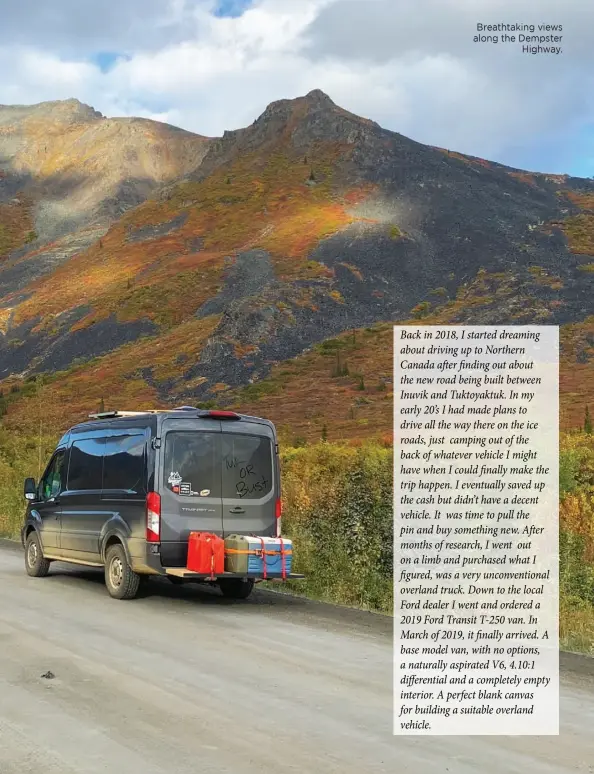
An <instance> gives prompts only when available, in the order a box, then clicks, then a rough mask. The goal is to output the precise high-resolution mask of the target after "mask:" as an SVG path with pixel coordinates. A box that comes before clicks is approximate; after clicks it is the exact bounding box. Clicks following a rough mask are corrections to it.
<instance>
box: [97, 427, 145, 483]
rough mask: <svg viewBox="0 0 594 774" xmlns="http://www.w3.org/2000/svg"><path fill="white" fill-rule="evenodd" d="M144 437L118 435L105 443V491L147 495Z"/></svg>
mask: <svg viewBox="0 0 594 774" xmlns="http://www.w3.org/2000/svg"><path fill="white" fill-rule="evenodd" d="M145 451H146V439H145V436H144V435H117V436H112V437H111V438H108V439H107V440H106V442H105V457H104V461H103V489H119V490H124V491H126V492H135V493H137V494H146V482H145Z"/></svg>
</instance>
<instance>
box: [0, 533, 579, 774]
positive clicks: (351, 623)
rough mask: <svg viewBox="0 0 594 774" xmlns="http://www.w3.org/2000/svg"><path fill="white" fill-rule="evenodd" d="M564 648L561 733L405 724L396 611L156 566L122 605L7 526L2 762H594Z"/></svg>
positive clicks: (89, 767) (574, 766)
mask: <svg viewBox="0 0 594 774" xmlns="http://www.w3.org/2000/svg"><path fill="white" fill-rule="evenodd" d="M565 662H567V663H566V664H565V666H564V668H563V670H562V673H563V676H562V691H561V694H562V703H561V713H562V715H561V717H562V733H561V736H559V737H542V738H537V737H434V738H430V737H415V738H412V737H410V738H409V737H401V738H395V737H393V736H392V734H391V730H392V717H391V709H392V708H391V701H392V698H391V690H392V685H391V682H392V676H391V663H392V650H391V620H390V619H388V618H385V617H383V616H375V615H372V614H366V613H359V612H356V611H350V610H342V609H339V608H334V607H331V606H326V605H321V604H316V603H312V602H307V601H305V600H300V599H295V598H291V597H287V596H284V595H280V594H274V593H270V592H263V591H262V592H257V593H255V594H254V597H253V599H250V600H249V601H247V602H233V601H229V600H224V599H223V598H222V597H220V596H219V595H218V593H217V592H212V591H210V590H201V589H200V588H198V587H194V588H192V587H185V588H176V587H173V586H171V585H170V584H168V583H167V582H161V581H157V582H151V583H150V584H149V586H148V588H147V591H146V592H145V593H144V595H143V596H142V597H141V598H139V599H137V600H134V601H131V602H117V601H115V600H112V599H110V598H109V597H108V596H107V593H106V591H105V588H104V586H103V583H102V576H101V573H99V572H96V571H91V570H88V571H87V570H81V569H80V568H74V567H69V566H66V565H59V564H55V565H54V566H53V568H52V573H51V575H50V576H49V577H48V578H44V579H33V578H29V577H27V576H26V575H25V572H24V568H23V558H22V552H21V550H20V547H19V546H12V545H9V544H8V543H3V542H2V541H0V773H1V774H28V773H29V772H39V771H43V772H44V774H106V773H107V772H126V774H137V773H138V774H141V773H142V774H172V773H174V774H197V772H200V774H209V773H210V772H213V773H214V772H216V774H225V773H227V772H228V773H229V774H252V773H253V774H256V772H257V773H258V774H261V772H263V771H266V772H275V773H276V772H278V773H279V774H283V773H284V772H300V774H309V773H311V774H314V773H316V772H324V774H332V773H334V772H335V773H336V774H363V773H364V772H365V773H369V774H372V773H373V774H379V773H380V772H391V773H394V774H404V773H405V772H407V773H408V772H410V774H444V772H452V774H536V773H538V774H562V773H563V774H565V772H585V773H587V774H591V773H592V772H594V734H593V733H592V729H593V727H594V677H593V676H592V675H594V669H590V668H588V666H587V665H586V666H584V664H583V662H582V660H580V659H577V660H575V662H574V661H572V660H571V659H565V661H564V663H565ZM48 672H51V673H52V674H53V678H51V677H50V679H48V678H47V677H42V675H45V674H47V673H48Z"/></svg>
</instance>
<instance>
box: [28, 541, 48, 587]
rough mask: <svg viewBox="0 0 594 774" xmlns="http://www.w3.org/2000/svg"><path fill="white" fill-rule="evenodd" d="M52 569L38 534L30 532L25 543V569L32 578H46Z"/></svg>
mask: <svg viewBox="0 0 594 774" xmlns="http://www.w3.org/2000/svg"><path fill="white" fill-rule="evenodd" d="M49 568H50V561H49V559H46V558H45V556H44V555H43V551H42V550H41V543H40V542H39V538H38V537H37V532H30V533H29V535H28V536H27V540H26V542H25V569H26V570H27V575H30V576H31V577H32V578H45V576H46V575H47V574H48V572H49Z"/></svg>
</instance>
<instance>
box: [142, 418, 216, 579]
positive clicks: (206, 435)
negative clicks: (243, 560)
mask: <svg viewBox="0 0 594 774" xmlns="http://www.w3.org/2000/svg"><path fill="white" fill-rule="evenodd" d="M161 437H162V441H161V449H160V460H161V463H160V465H158V467H157V471H156V475H157V477H158V481H159V484H158V491H159V493H160V495H161V562H162V564H163V565H164V566H165V567H185V566H186V562H187V557H188V539H189V536H190V532H212V533H214V534H215V535H222V534H223V501H222V496H221V450H220V448H221V441H220V438H221V422H220V421H219V420H214V419H206V420H204V419H199V418H187V419H186V418H173V417H172V418H165V419H163V426H162V430H161Z"/></svg>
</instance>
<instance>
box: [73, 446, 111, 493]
mask: <svg viewBox="0 0 594 774" xmlns="http://www.w3.org/2000/svg"><path fill="white" fill-rule="evenodd" d="M104 447H105V438H85V439H84V440H80V441H74V443H73V444H72V447H71V449H70V465H69V466H68V489H69V490H70V491H71V492H72V491H74V492H76V491H80V490H84V489H95V490H97V489H101V478H102V472H103V449H104Z"/></svg>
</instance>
